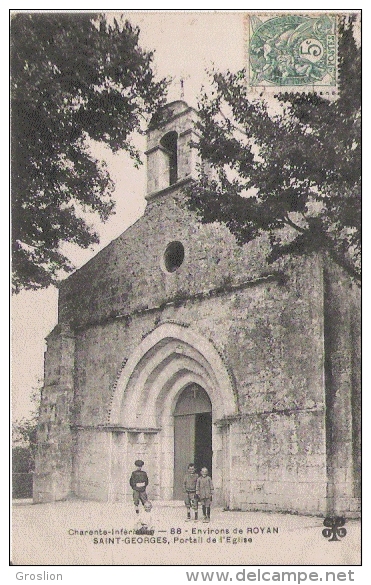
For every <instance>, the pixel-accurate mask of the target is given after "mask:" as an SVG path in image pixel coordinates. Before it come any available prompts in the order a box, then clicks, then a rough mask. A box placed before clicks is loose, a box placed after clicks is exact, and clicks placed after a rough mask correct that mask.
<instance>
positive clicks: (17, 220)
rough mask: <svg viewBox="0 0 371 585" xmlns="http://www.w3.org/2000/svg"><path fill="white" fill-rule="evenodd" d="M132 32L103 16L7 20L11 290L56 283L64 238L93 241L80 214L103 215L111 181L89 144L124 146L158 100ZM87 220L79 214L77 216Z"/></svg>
mask: <svg viewBox="0 0 371 585" xmlns="http://www.w3.org/2000/svg"><path fill="white" fill-rule="evenodd" d="M138 37H139V29H138V28H134V27H132V26H131V25H130V23H129V22H127V21H126V22H121V21H120V22H118V21H117V20H114V21H113V22H112V24H110V23H109V22H108V21H107V18H106V17H105V16H104V15H94V14H87V13H85V14H66V13H48V14H45V13H44V14H41V13H32V14H30V13H18V14H15V15H14V17H13V19H12V23H11V104H12V112H11V129H12V153H11V155H12V159H11V163H12V164H11V167H12V171H11V182H12V231H13V234H12V245H13V250H12V252H13V274H14V290H15V291H16V292H18V291H19V290H21V289H22V288H26V289H38V288H44V287H47V286H48V285H49V284H51V283H56V282H57V281H58V278H59V276H60V275H61V274H63V272H64V271H67V272H68V271H71V270H72V269H73V266H72V264H71V262H70V260H69V259H68V258H67V257H66V255H65V254H64V253H63V252H62V251H61V244H62V243H63V242H71V243H74V244H77V245H78V246H81V247H82V248H87V247H89V246H90V245H91V244H93V243H96V242H98V235H97V233H96V232H95V231H94V229H93V228H92V227H91V226H89V225H88V223H87V221H86V219H85V218H84V214H86V213H89V212H93V213H96V214H98V216H99V218H100V219H101V220H102V221H105V220H106V219H107V218H108V217H109V215H110V214H111V213H112V212H113V209H114V201H113V200H112V192H113V183H112V181H111V179H110V177H109V174H108V171H107V168H106V167H105V166H104V165H103V164H102V163H101V162H99V161H98V160H96V159H95V158H94V157H93V156H92V154H91V152H90V150H89V140H90V139H92V140H95V141H100V142H102V143H104V144H105V145H108V146H109V147H110V148H111V149H112V150H113V151H118V150H119V149H124V150H126V151H127V152H128V153H129V154H130V155H131V157H132V158H133V161H134V164H136V165H138V164H140V158H139V155H138V152H137V151H136V149H135V148H134V147H133V145H132V143H131V141H130V135H131V133H132V132H133V131H134V130H137V129H139V128H140V127H141V123H142V122H143V121H145V120H147V118H149V117H150V115H151V114H153V113H154V112H156V110H157V108H158V107H159V106H160V105H161V104H162V103H163V101H164V93H165V90H166V85H167V82H166V80H160V81H156V80H155V77H154V72H153V69H152V65H153V54H152V53H151V52H145V51H144V50H142V49H141V48H140V46H139V44H138ZM85 217H86V216H85Z"/></svg>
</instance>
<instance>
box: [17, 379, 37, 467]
mask: <svg viewBox="0 0 371 585" xmlns="http://www.w3.org/2000/svg"><path fill="white" fill-rule="evenodd" d="M40 397H41V390H40V389H34V390H33V392H32V394H31V403H32V406H33V408H32V410H31V412H30V414H29V416H28V417H27V418H25V417H23V418H21V419H20V420H15V421H14V422H13V424H12V444H13V455H14V454H16V455H15V457H16V459H17V462H18V463H20V465H22V466H23V467H24V466H25V465H26V463H25V462H27V466H28V468H29V469H27V471H29V470H32V469H33V468H34V463H35V456H36V451H37V423H38V417H39V407H40ZM16 471H19V469H16ZM23 471H24V469H23Z"/></svg>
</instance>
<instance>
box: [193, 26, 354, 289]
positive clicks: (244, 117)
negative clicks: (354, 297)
mask: <svg viewBox="0 0 371 585" xmlns="http://www.w3.org/2000/svg"><path fill="white" fill-rule="evenodd" d="M353 27H354V17H353V16H351V17H350V18H343V19H342V20H341V22H340V28H339V47H338V49H339V76H340V77H339V82H340V88H339V96H338V98H337V99H336V100H328V99H325V98H322V97H321V96H319V95H315V94H307V95H306V94H289V93H281V94H279V95H276V96H274V98H272V101H271V102H268V101H266V100H263V99H260V98H259V99H251V97H250V95H249V89H248V87H247V85H246V75H245V71H244V70H243V71H239V72H237V73H232V72H230V71H228V72H227V73H226V74H224V75H223V74H221V73H218V72H213V74H212V75H211V78H212V91H211V93H210V92H209V93H208V92H205V93H204V94H203V95H202V96H201V99H200V104H199V114H200V119H199V122H198V131H199V133H200V136H201V138H200V140H199V142H198V144H197V145H195V146H197V148H198V150H199V153H200V155H201V158H202V159H203V160H204V161H207V163H208V166H209V167H211V169H212V171H211V172H209V171H208V172H206V170H204V171H203V172H202V173H201V174H200V179H199V181H198V182H196V183H195V184H193V185H192V186H191V187H190V188H189V189H188V195H189V200H188V205H189V206H190V207H191V209H193V210H196V211H197V212H198V213H199V215H200V217H201V220H202V221H203V222H205V223H210V222H214V221H220V222H223V223H224V224H226V225H227V226H228V228H229V229H230V231H231V232H232V233H233V234H234V235H235V236H236V238H237V241H238V242H239V244H241V245H242V244H244V243H246V242H249V241H251V240H253V239H254V238H256V237H258V236H259V235H260V234H262V233H266V234H268V236H269V242H270V246H271V249H270V255H269V260H270V261H274V260H276V259H278V258H280V257H282V256H284V255H285V254H289V253H290V254H302V253H305V252H308V251H311V250H312V251H313V250H320V249H322V250H326V251H327V253H328V254H330V256H331V257H332V258H333V259H335V260H336V262H338V263H339V264H341V265H342V266H343V267H344V268H345V269H346V270H347V272H348V273H349V274H350V275H351V276H352V277H353V278H354V279H355V280H359V278H360V249H361V239H360V206H361V189H360V182H361V178H360V175H361V171H360V168H361V162H360V158H361V153H360V150H361V140H360V129H361V128H360V126H361V117H360V111H361V79H360V77H361V74H360V71H361V70H360V61H361V51H360V48H359V47H358V46H357V43H356V42H355V38H354V31H353ZM203 168H204V169H205V168H207V166H206V167H205V165H204V166H203Z"/></svg>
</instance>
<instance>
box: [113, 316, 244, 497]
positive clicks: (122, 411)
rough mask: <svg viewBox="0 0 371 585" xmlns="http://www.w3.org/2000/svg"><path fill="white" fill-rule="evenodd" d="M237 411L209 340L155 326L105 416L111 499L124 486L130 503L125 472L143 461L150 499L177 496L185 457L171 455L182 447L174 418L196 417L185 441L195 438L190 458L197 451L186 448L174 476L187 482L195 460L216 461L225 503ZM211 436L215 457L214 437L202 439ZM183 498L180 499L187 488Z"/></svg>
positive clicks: (183, 329) (218, 487)
mask: <svg viewBox="0 0 371 585" xmlns="http://www.w3.org/2000/svg"><path fill="white" fill-rule="evenodd" d="M188 388H191V390H192V388H193V389H196V390H197V392H196V395H197V396H198V397H199V398H198V400H199V401H200V402H199V404H198V406H197V404H196V406H193V410H188V412H186V411H185V410H183V409H185V405H186V404H187V399H186V398H185V397H186V394H184V395H183V392H184V391H185V390H186V389H188ZM183 400H184V403H183ZM196 402H197V399H196ZM211 405H212V424H211ZM237 413H238V405H237V401H236V398H235V391H234V387H233V385H232V379H231V377H230V375H229V373H228V371H227V369H226V367H225V364H224V361H223V359H222V358H221V356H220V354H219V353H218V351H217V350H216V349H215V347H214V345H213V344H212V343H211V341H210V340H208V339H206V338H205V337H203V336H202V335H200V334H199V333H198V332H196V331H194V330H192V328H191V327H186V326H184V325H178V324H176V323H173V322H170V323H167V322H166V323H162V324H161V325H159V326H158V327H156V329H154V330H153V331H151V332H150V333H149V334H148V335H147V336H146V337H145V338H144V339H143V340H142V341H141V342H140V344H139V345H138V346H137V347H136V348H135V349H134V351H133V352H132V354H131V355H130V357H129V359H128V360H127V362H126V363H125V365H124V367H123V369H122V371H121V373H120V376H119V379H118V381H117V383H116V385H115V388H114V392H113V395H112V402H111V404H110V409H109V414H108V425H109V427H110V428H111V429H112V441H111V455H110V479H109V485H110V489H111V493H110V498H111V499H112V500H113V501H114V499H115V497H118V496H117V495H116V494H121V492H122V486H124V489H126V490H127V491H125V493H124V494H123V495H124V497H125V498H126V499H127V500H128V501H129V500H130V498H131V493H130V490H129V487H130V486H129V484H128V482H127V481H126V480H125V477H126V476H124V473H126V469H128V468H129V467H132V465H133V461H135V459H138V458H140V459H143V460H144V461H145V462H146V470H147V472H148V474H149V476H150V478H151V497H152V498H153V499H161V500H171V499H173V498H174V497H177V498H179V493H178V492H177V493H176V494H175V493H174V484H179V481H180V480H177V481H174V463H175V461H176V460H178V458H179V456H180V455H179V449H178V447H177V455H176V456H175V455H174V448H175V446H176V445H179V441H178V440H176V441H175V439H174V432H175V428H174V427H175V426H176V425H178V424H179V425H180V424H181V423H180V422H179V423H177V422H176V419H178V418H179V419H180V418H181V417H182V415H192V417H193V419H192V420H193V421H194V434H193V435H191V434H190V435H189V436H188V435H187V436H188V441H190V437H192V436H194V439H193V440H194V449H195V450H194V452H193V456H192V457H190V458H189V456H190V455H191V454H192V453H190V452H189V451H188V453H187V459H185V458H184V461H183V463H182V464H181V465H180V467H181V471H179V472H178V471H177V473H179V477H180V476H181V477H182V480H183V478H184V473H185V469H186V468H187V465H188V463H191V461H192V462H193V460H194V459H195V458H196V461H195V463H197V465H198V466H199V467H200V466H206V467H208V468H210V471H211V461H212V462H213V469H212V472H213V484H214V490H215V491H214V496H215V501H216V502H220V503H221V504H222V505H223V506H228V505H229V503H230V478H229V477H230V472H229V470H230V449H229V438H228V437H229V426H230V421H231V420H232V419H233V418H234V417H235V415H236V414H237ZM198 415H204V416H198ZM190 419H191V417H190V418H189V419H188V423H189V420H190ZM177 432H178V431H177ZM210 433H211V434H212V450H213V457H212V450H211V439H210V438H209V439H208V440H207V441H205V436H208V437H210ZM115 434H117V436H118V440H117V441H116V440H115V436H114V435H115ZM205 444H207V445H208V452H209V454H208V455H207V454H206V451H207V450H206V449H205V446H204V445H205ZM179 448H180V447H179ZM125 486H126V487H125ZM120 497H121V496H120ZM180 497H181V498H182V499H183V493H182V495H181V496H180Z"/></svg>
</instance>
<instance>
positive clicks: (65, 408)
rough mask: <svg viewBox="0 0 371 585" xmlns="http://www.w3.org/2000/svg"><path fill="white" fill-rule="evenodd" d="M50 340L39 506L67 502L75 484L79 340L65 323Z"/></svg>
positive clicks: (38, 465) (36, 489) (37, 480)
mask: <svg viewBox="0 0 371 585" xmlns="http://www.w3.org/2000/svg"><path fill="white" fill-rule="evenodd" d="M46 341H47V351H46V353H45V363H44V368H45V374H44V386H43V389H42V392H41V404H40V411H39V422H38V430H37V441H38V450H37V455H36V462H35V473H34V484H33V499H34V502H35V503H38V502H54V501H56V500H62V499H65V498H66V497H67V496H68V495H69V494H70V492H71V482H72V461H73V437H72V431H71V413H72V406H73V392H74V385H73V373H74V351H75V339H74V334H73V332H72V331H71V330H70V328H69V327H68V326H66V325H63V324H61V325H57V326H56V327H55V329H54V330H53V331H52V332H51V333H50V334H49V336H48V337H47V339H46Z"/></svg>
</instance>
